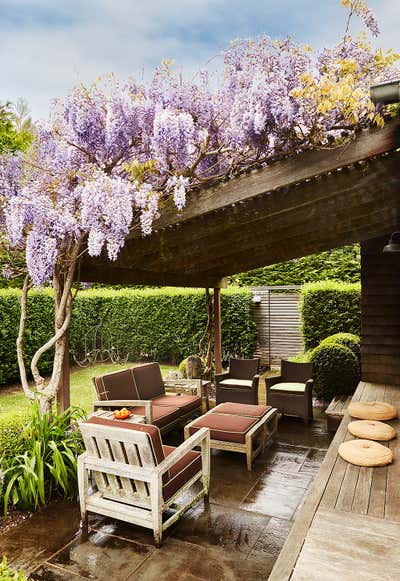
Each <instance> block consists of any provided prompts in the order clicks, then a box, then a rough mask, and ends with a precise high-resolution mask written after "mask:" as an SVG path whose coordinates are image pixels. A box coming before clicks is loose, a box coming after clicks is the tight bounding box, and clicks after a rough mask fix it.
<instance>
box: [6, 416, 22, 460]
mask: <svg viewBox="0 0 400 581" xmlns="http://www.w3.org/2000/svg"><path fill="white" fill-rule="evenodd" d="M26 422H27V416H26V415H23V414H17V413H8V414H2V415H0V459H2V458H4V459H5V460H7V459H8V458H13V457H14V456H16V455H17V454H19V453H20V452H22V450H23V447H24V427H25V426H26Z"/></svg>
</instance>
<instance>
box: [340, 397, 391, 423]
mask: <svg viewBox="0 0 400 581" xmlns="http://www.w3.org/2000/svg"><path fill="white" fill-rule="evenodd" d="M349 414H350V415H351V416H352V417H353V418H359V419H360V420H392V419H393V418H397V408H395V407H394V405H392V404H390V403H384V402H382V401H363V402H358V403H351V404H350V405H349Z"/></svg>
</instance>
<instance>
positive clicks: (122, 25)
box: [0, 0, 400, 117]
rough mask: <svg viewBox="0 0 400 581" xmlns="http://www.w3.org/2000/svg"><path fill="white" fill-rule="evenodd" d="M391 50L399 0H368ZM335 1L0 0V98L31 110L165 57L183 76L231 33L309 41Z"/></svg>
mask: <svg viewBox="0 0 400 581" xmlns="http://www.w3.org/2000/svg"><path fill="white" fill-rule="evenodd" d="M369 5H370V6H371V8H372V9H373V10H374V12H375V13H376V15H377V16H378V20H379V23H380V27H381V30H382V34H381V35H380V37H379V38H378V40H377V41H376V42H375V44H378V45H380V46H382V47H384V48H388V47H392V48H394V49H396V50H397V51H400V38H399V30H400V0H370V2H369ZM344 19H345V12H344V9H343V8H341V7H340V2H339V0H273V1H272V0H35V1H33V0H0V58H1V91H0V101H4V100H11V101H15V100H16V99H18V97H25V98H26V99H27V100H28V102H29V103H30V106H31V109H32V112H33V115H34V117H41V116H46V114H47V112H48V109H49V102H50V100H51V99H52V98H53V97H58V96H62V95H64V94H65V93H66V92H67V91H68V89H69V88H70V87H72V86H73V85H75V84H77V83H80V82H90V81H92V80H94V79H96V78H97V77H98V76H99V75H101V74H104V73H107V72H111V71H112V72H115V73H116V74H117V75H118V76H120V77H127V76H130V75H132V74H133V75H136V76H138V75H140V74H141V71H142V70H143V69H144V70H145V72H147V73H148V72H150V71H151V70H152V69H153V68H154V67H155V66H157V65H158V64H159V63H160V62H161V61H162V60H163V59H165V58H168V59H173V60H175V62H176V66H179V67H180V68H182V70H183V71H184V72H187V74H188V75H190V74H192V73H193V72H195V71H197V69H198V68H199V67H202V66H203V65H204V64H205V63H206V62H207V61H208V60H209V59H210V58H211V57H213V56H214V55H215V54H217V53H218V52H219V51H220V50H221V49H223V48H224V47H225V46H226V45H227V44H228V43H229V41H230V40H231V39H234V38H238V37H242V38H243V37H245V38H246V37H249V36H255V35H257V34H260V33H266V34H269V35H270V36H272V37H276V36H281V37H282V36H286V35H288V34H289V35H291V36H292V37H293V38H295V39H297V40H299V41H300V42H305V43H309V44H312V45H313V46H315V47H319V46H323V45H330V44H333V43H335V41H336V40H337V39H338V38H339V36H340V34H341V33H342V31H343V26H344Z"/></svg>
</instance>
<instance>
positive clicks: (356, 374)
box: [311, 342, 360, 401]
mask: <svg viewBox="0 0 400 581" xmlns="http://www.w3.org/2000/svg"><path fill="white" fill-rule="evenodd" d="M311 363H312V364H313V378H314V393H315V395H316V396H317V397H318V398H319V399H322V400H324V401H330V400H331V399H332V398H333V397H334V396H335V395H349V394H352V393H353V392H354V390H355V388H356V386H357V383H358V382H359V380H360V365H359V362H358V360H357V357H356V356H355V355H354V353H353V352H352V351H351V350H350V349H349V348H348V347H346V346H345V345H341V344H340V343H338V342H331V343H329V342H327V343H326V344H325V345H323V344H322V343H321V345H319V346H318V347H316V348H315V349H314V351H313V353H312V355H311Z"/></svg>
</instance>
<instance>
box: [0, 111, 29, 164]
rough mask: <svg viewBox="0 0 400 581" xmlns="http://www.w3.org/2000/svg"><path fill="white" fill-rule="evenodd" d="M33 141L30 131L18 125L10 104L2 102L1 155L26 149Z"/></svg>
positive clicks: (0, 121)
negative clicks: (19, 127)
mask: <svg viewBox="0 0 400 581" xmlns="http://www.w3.org/2000/svg"><path fill="white" fill-rule="evenodd" d="M31 141H32V134H31V133H30V131H26V130H25V129H22V130H19V129H18V128H17V127H16V125H15V121H14V115H13V112H12V111H11V108H10V104H9V103H6V104H2V105H1V104H0V155H1V154H4V153H7V152H15V151H18V150H19V149H26V148H27V147H28V146H29V145H30V143H31Z"/></svg>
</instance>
